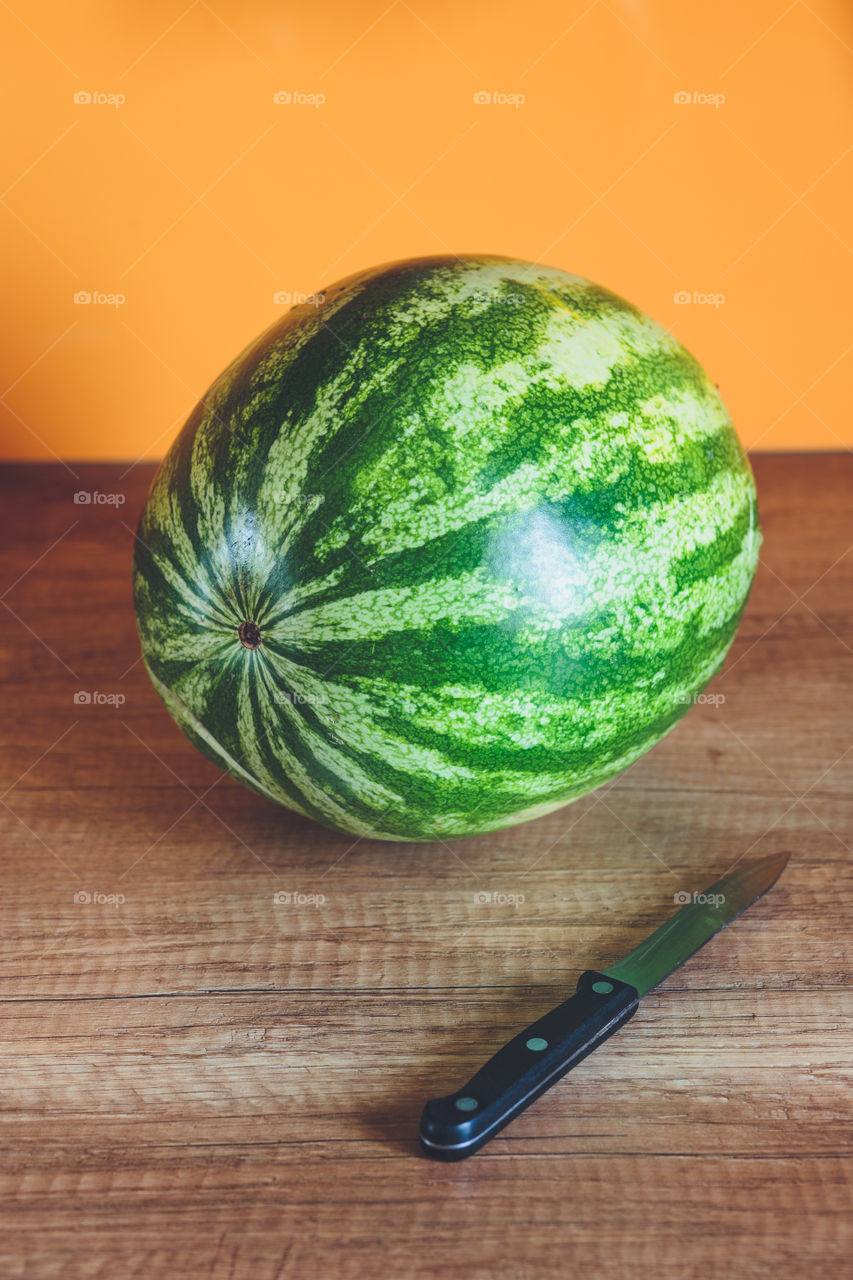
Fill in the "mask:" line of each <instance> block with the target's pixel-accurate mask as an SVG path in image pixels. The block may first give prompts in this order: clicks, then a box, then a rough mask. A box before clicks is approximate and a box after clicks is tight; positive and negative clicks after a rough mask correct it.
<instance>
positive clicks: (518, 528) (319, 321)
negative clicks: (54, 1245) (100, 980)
mask: <svg viewBox="0 0 853 1280" xmlns="http://www.w3.org/2000/svg"><path fill="white" fill-rule="evenodd" d="M759 543H760V533H759V526H758V515H757V507H756V496H755V487H754V483H753V478H752V473H751V471H750V468H749V464H748V462H747V460H746V457H745V456H744V453H743V451H742V449H741V447H740V445H739V443H738V440H737V437H736V435H735V432H734V429H733V427H732V424H731V421H730V419H729V416H728V414H727V412H726V409H725V407H724V405H723V403H722V401H721V399H720V397H719V395H718V394H717V392H716V390H715V389H714V386H713V385H712V384H711V382H710V381H709V380H708V377H707V376H706V374H705V373H704V372H703V370H702V368H701V367H700V365H699V364H698V363H697V362H696V360H695V359H694V358H693V357H692V356H691V355H690V354H689V353H688V352H687V351H685V349H684V348H683V347H682V346H681V345H680V344H679V343H678V342H677V341H676V340H675V338H674V337H673V336H672V335H671V334H670V333H669V332H668V331H667V330H666V329H664V328H662V327H661V326H660V325H658V324H656V323H655V322H654V321H652V320H651V319H649V318H648V317H647V316H645V315H643V314H642V313H641V312H640V311H638V310H636V309H635V308H634V307H633V306H631V305H630V304H629V303H627V302H625V301H623V300H622V299H621V298H619V297H617V296H616V295H614V294H612V293H610V292H609V291H607V290H606V289H603V288H601V287H599V286H597V285H595V284H592V283H590V282H589V281H588V280H584V279H582V278H580V277H578V276H574V275H569V274H568V273H566V272H564V271H561V270H557V269H554V268H550V267H543V266H539V265H536V264H533V263H529V262H522V261H516V260H513V259H509V258H501V257H497V256H492V255H477V256H466V257H463V258H456V257H429V258H419V259H412V260H407V261H403V262H397V263H392V264H390V265H385V266H381V267H378V268H375V269H373V270H368V271H363V272H360V273H358V274H356V275H351V276H349V277H348V278H346V279H344V280H342V281H340V282H339V283H338V284H335V285H334V286H332V287H330V288H327V289H325V290H323V291H322V292H321V293H320V294H318V295H314V296H313V297H312V298H310V299H309V300H308V301H307V302H306V303H304V304H303V305H300V306H297V307H294V308H291V310H290V311H289V312H288V313H287V314H286V315H285V316H284V317H283V318H282V319H280V320H278V321H277V322H276V323H275V324H273V325H272V326H271V327H270V328H269V329H267V330H266V332H265V333H263V334H262V335H261V336H260V337H259V338H258V339H257V340H256V341H255V342H254V343H253V344H252V345H251V346H250V347H248V348H247V349H246V350H245V351H244V352H243V353H242V354H241V355H240V356H238V357H237V359H236V360H235V361H234V362H233V363H232V364H231V365H229V367H228V368H227V369H226V370H225V372H224V373H223V374H221V376H220V377H219V378H218V379H217V380H216V382H214V384H213V386H212V387H211V388H210V390H209V391H208V392H207V394H206V395H205V396H204V398H203V400H202V401H201V403H200V404H199V405H198V406H197V408H196V409H195V410H194V412H193V413H192V414H191V416H190V418H189V420H188V422H187V423H186V425H185V426H184V428H183V430H182V431H181V432H180V434H179V436H178V438H177V439H176V441H175V443H174V444H173V445H172V447H171V449H170V450H169V452H168V455H167V456H166V458H165V460H164V462H163V464H162V466H161V467H160V469H159V471H158V473H157V475H156V477H155V479H154V482H153V484H152V487H151V491H150V494H149V496H148V499H147V502H146V505H145V508H144V510H143V512H142V516H141V519H140V522H139V529H138V534H137V540H136V546H135V556H134V595H135V604H136V611H137V619H138V626H139V632H140V638H141V644H142V651H143V654H144V658H145V664H146V667H147V670H148V672H149V675H150V677H151V680H152V681H153V684H154V687H155V689H156V690H157V692H158V693H159V694H160V696H161V697H162V699H163V701H164V702H165V704H166V706H167V708H168V709H169V711H170V712H171V714H172V716H173V717H174V719H175V720H176V721H177V723H178V725H179V726H180V727H181V729H182V730H183V731H184V733H185V734H186V735H187V737H188V738H189V739H190V740H191V741H192V742H193V743H194V744H195V745H196V746H197V747H198V748H199V750H200V751H201V752H203V753H204V755H206V756H207V757H208V758H209V759H210V760H212V761H214V763H215V764H217V765H218V766H219V767H220V768H221V769H223V770H225V771H227V772H228V773H230V774H231V775H233V776H234V777H235V778H238V779H240V781H241V782H243V783H245V784H246V785H247V786H248V787H251V788H252V789H253V790H255V791H257V792H259V793H260V794H261V795H262V796H266V797H267V798H269V799H271V800H274V801H277V802H278V803H280V804H282V805H284V806H286V807H287V808H288V809H291V810H295V811H296V812H297V813H300V814H303V815H306V816H308V817H309V818H312V819H315V820H316V821H318V822H320V823H322V824H325V825H326V826H329V827H332V828H336V829H338V830H341V831H345V832H349V833H352V834H353V835H356V836H371V837H375V838H378V839H383V840H436V839H445V838H449V837H459V836H466V835H472V834H476V833H479V832H484V831H489V830H494V829H497V828H501V827H505V826H509V825H512V824H515V823H520V822H524V821H526V820H527V819H530V818H534V817H537V816H539V815H540V814H544V813H548V812H549V811H550V810H553V809H556V808H558V807H559V806H561V805H563V804H566V803H567V802H568V801H570V800H572V799H574V798H576V797H578V796H580V795H583V794H584V793H585V792H588V791H590V790H592V789H593V788H595V787H597V786H599V785H600V784H601V783H603V782H605V781H606V780H607V779H609V778H613V777H614V776H615V775H616V774H618V773H619V772H620V770H623V769H625V768H626V767H627V766H628V765H630V764H631V763H632V762H633V761H635V760H636V759H637V758H638V757H639V756H641V755H642V754H643V752H645V751H648V750H649V748H650V747H651V746H653V745H654V744H655V743H656V742H657V741H658V740H659V739H660V738H661V737H662V735H663V734H665V733H666V732H667V730H668V729H670V728H671V727H672V726H673V725H674V724H675V723H676V721H677V720H678V719H679V717H681V716H682V715H683V714H684V713H685V711H686V710H687V709H688V708H689V706H690V705H691V703H692V702H693V701H694V699H695V698H696V696H697V695H698V694H699V693H700V691H701V690H702V689H703V688H704V686H705V685H706V683H707V682H708V680H709V679H710V678H711V676H713V675H714V673H715V672H716V671H718V670H719V668H720V666H721V665H722V663H723V660H724V658H725V655H726V652H727V650H728V648H729V645H730V644H731V641H732V638H733V636H734V634H735V631H736V629H737V626H738V622H739V619H740V616H741V613H742V610H743V607H744V604H745V602H746V599H747V595H748V592H749V588H750V585H751V582H752V578H753V574H754V572H755V567H756V561H757V558H758V549H759Z"/></svg>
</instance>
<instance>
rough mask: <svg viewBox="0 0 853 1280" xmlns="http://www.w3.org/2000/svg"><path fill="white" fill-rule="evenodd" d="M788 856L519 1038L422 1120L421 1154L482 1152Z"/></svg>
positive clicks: (725, 884) (726, 889)
mask: <svg viewBox="0 0 853 1280" xmlns="http://www.w3.org/2000/svg"><path fill="white" fill-rule="evenodd" d="M788 857H789V855H788V854H787V853H779V854H771V855H770V857H767V858H761V859H759V860H758V861H756V862H753V863H751V864H749V865H745V866H742V867H739V868H736V869H735V870H734V871H731V872H729V873H728V875H725V876H723V877H722V879H721V880H718V881H716V883H715V884H712V885H711V886H710V888H709V889H706V890H705V891H704V892H703V893H694V894H692V895H689V894H683V895H676V900H679V899H680V898H681V897H684V898H686V899H687V901H685V903H684V905H683V906H682V907H681V908H680V909H679V910H678V911H676V912H675V914H674V915H673V916H671V917H670V919H669V920H667V921H665V923H664V924H662V925H661V926H660V927H659V928H658V929H655V931H654V933H651V934H650V935H649V937H648V938H646V940H645V941H644V942H641V943H640V945H639V946H638V947H635V948H634V950H633V951H630V952H629V953H628V955H626V956H624V957H623V958H622V959H621V960H619V961H617V963H616V964H614V965H611V966H610V968H608V969H602V970H601V971H600V972H599V971H598V970H596V969H588V970H587V971H586V972H585V973H582V974H581V976H580V979H579V980H578V986H577V991H576V992H575V994H574V995H573V996H571V997H570V998H569V999H568V1000H565V1001H564V1002H563V1003H562V1004H559V1005H557V1007H556V1008H555V1009H552V1010H551V1012H550V1013H546V1014H545V1015H544V1017H542V1018H539V1019H538V1020H537V1021H536V1022H533V1023H531V1024H530V1026H529V1027H526V1028H525V1029H524V1031H521V1032H519V1033H518V1035H515V1036H513V1038H512V1039H511V1040H510V1041H508V1043H507V1044H505V1045H504V1047H503V1048H502V1049H499V1050H498V1052H497V1053H496V1054H495V1055H494V1057H493V1058H490V1060H489V1061H488V1062H487V1063H486V1064H485V1066H483V1067H481V1068H480V1070H479V1071H478V1072H477V1073H476V1075H474V1076H473V1077H472V1078H471V1079H470V1080H469V1081H468V1083H467V1084H466V1085H464V1087H463V1088H461V1089H457V1090H456V1092H455V1093H451V1094H448V1096H447V1097H445V1098H433V1099H432V1101H430V1102H428V1103H427V1104H426V1106H425V1107H424V1111H423V1115H422V1116H421V1127H420V1139H421V1147H422V1149H423V1150H424V1151H425V1152H426V1154H427V1155H429V1156H432V1158H433V1159H436V1160H464V1159H465V1157H466V1156H470V1155H473V1154H474V1152H475V1151H479V1149H480V1148H481V1147H482V1146H483V1145H484V1144H485V1143H486V1142H488V1141H489V1140H490V1138H493V1137H494V1135H495V1134H496V1133H499V1132H500V1130H501V1129H503V1128H504V1126H505V1125H507V1124H509V1122H510V1121H511V1120H513V1119H514V1118H515V1117H516V1116H517V1115H519V1114H520V1113H521V1112H522V1111H523V1110H524V1109H525V1108H526V1107H528V1106H529V1105H530V1103H531V1102H534V1101H535V1100H536V1098H538V1097H540V1096H541V1095H542V1094H543V1093H544V1092H545V1090H546V1089H549V1088H550V1087H551V1085H552V1084H555V1083H556V1081H557V1080H559V1079H560V1078H561V1077H562V1076H564V1075H565V1074H566V1072H567V1071H569V1070H571V1068H572V1067H574V1066H576V1065H577V1064H578V1063H579V1062H580V1061H581V1060H582V1059H583V1058H585V1057H586V1056H587V1054H589V1053H591V1052H592V1051H593V1049H597V1048H598V1046H599V1045H600V1044H602V1043H603V1042H604V1041H605V1040H606V1039H607V1038H608V1037H609V1036H611V1035H612V1034H613V1032H614V1031H618V1029H619V1028H620V1027H621V1026H624V1024H625V1023H626V1022H627V1021H628V1019H629V1018H632V1017H633V1016H634V1014H635V1013H636V1012H637V1008H638V1006H639V1002H640V999H641V997H642V996H644V995H646V993H647V992H649V991H651V989H652V987H656V986H657V985H658V983H659V982H662V981H663V980H664V978H666V977H668V976H669V974H671V973H672V972H673V970H675V969H677V968H678V967H679V965H682V964H683V963H684V961H685V960H688V959H689V958H690V956H692V955H693V954H694V952H696V951H698V950H699V948H700V947H703V946H704V945H705V943H706V942H708V941H710V939H711V938H713V936H714V934H716V933H719V931H720V930H721V929H724V928H725V926H726V925H727V924H730V923H731V921H732V920H734V918H735V917H736V916H738V915H740V913H741V912H742V911H745V910H746V909H747V907H750V906H752V904H753V903H754V902H756V901H757V900H758V898H760V897H761V896H762V894H764V893H766V892H767V890H768V889H770V888H771V887H772V886H773V885H774V884H775V883H776V881H777V880H778V878H779V876H780V875H781V874H782V872H783V870H784V869H785V865H786V863H787V861H788Z"/></svg>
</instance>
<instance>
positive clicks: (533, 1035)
mask: <svg viewBox="0 0 853 1280" xmlns="http://www.w3.org/2000/svg"><path fill="white" fill-rule="evenodd" d="M638 1003H639V997H638V995H637V992H636V991H635V989H634V988H633V987H631V986H629V985H628V983H627V982H618V981H617V980H616V978H609V977H608V976H607V975H606V974H604V973H596V972H595V970H593V969H589V970H587V972H586V973H582V974H581V976H580V980H579V981H578V989H577V991H576V993H575V994H574V995H573V996H572V997H571V998H570V999H569V1000H566V1001H564V1002H563V1004H558V1005H557V1007H556V1009H552V1010H551V1012H550V1013H546V1014H545V1016H544V1017H543V1018H540V1019H539V1021H538V1022H532V1023H531V1024H530V1026H529V1027H527V1028H526V1029H525V1030H524V1031H522V1032H520V1033H519V1034H518V1035H517V1036H514V1037H513V1039H512V1040H510V1041H509V1042H508V1043H507V1044H505V1045H504V1047H503V1048H502V1049H499V1050H498V1052H497V1053H496V1054H495V1056H494V1057H493V1058H491V1059H490V1060H489V1061H488V1062H487V1063H486V1064H485V1066H483V1067H481V1068H480V1070H479V1071H478V1072H477V1074H476V1075H475V1076H474V1077H473V1078H472V1079H471V1080H469V1081H468V1083H467V1084H466V1085H465V1087H464V1088H463V1089H457V1091H456V1092H455V1093H451V1094H450V1095H449V1096H448V1097H446V1098H434V1099H433V1100H432V1102H428V1103H427V1104H426V1106H425V1107H424V1112H423V1115H422V1116H421V1146H422V1147H423V1150H424V1151H425V1152H426V1153H427V1154H428V1155H430V1156H432V1157H433V1159H435V1160H464V1158H465V1157H466V1156H470V1155H473V1154H474V1152H475V1151H479V1149H480V1147H482V1146H483V1144H484V1143H486V1142H488V1141H489V1139H490V1138H493V1137H494V1135H495V1134H496V1133H498V1132H499V1131H500V1130H501V1129H502V1128H503V1127H504V1125H506V1124H509V1122H510V1120H512V1119H514V1117H515V1116H517V1115H518V1114H519V1113H520V1112H522V1111H523V1110H524V1109H525V1107H528V1106H530V1103H531V1102H533V1101H534V1100H535V1099H536V1098H538V1097H539V1096H540V1094H542V1093H544V1092H545V1090H546V1089H549V1088H550V1087H551V1085H552V1084H554V1083H555V1081H557V1080H559V1079H560V1077H561V1076H563V1075H565V1073H566V1072H567V1071H569V1070H571V1068H572V1067H574V1066H576V1065H577V1063H579V1062H580V1061H581V1059H582V1058H585V1057H586V1055H587V1054H588V1053H592V1051H593V1049H597V1048H598V1046H599V1045H600V1044H602V1043H603V1042H604V1041H605V1040H606V1039H607V1038H608V1036H612V1035H613V1032H614V1031H617V1030H618V1029H619V1027H621V1026H623V1025H624V1024H625V1023H626V1022H627V1021H628V1019H629V1018H631V1017H633V1015H634V1014H635V1013H636V1012H637V1005H638Z"/></svg>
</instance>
